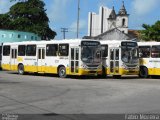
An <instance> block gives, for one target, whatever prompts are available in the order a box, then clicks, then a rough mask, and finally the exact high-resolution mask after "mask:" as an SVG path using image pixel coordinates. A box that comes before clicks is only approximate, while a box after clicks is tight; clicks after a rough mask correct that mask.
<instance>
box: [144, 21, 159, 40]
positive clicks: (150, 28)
mask: <svg viewBox="0 0 160 120" xmlns="http://www.w3.org/2000/svg"><path fill="white" fill-rule="evenodd" d="M142 27H143V28H144V30H142V31H141V39H143V40H145V41H153V40H154V41H160V21H157V22H156V23H155V24H154V25H147V24H143V25H142Z"/></svg>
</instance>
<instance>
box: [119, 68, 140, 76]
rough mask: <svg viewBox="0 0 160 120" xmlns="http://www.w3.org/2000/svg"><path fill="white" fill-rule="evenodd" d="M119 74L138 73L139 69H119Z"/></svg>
mask: <svg viewBox="0 0 160 120" xmlns="http://www.w3.org/2000/svg"><path fill="white" fill-rule="evenodd" d="M120 74H121V75H138V74H139V69H137V68H133V69H124V68H121V69H120Z"/></svg>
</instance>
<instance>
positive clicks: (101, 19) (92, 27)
mask: <svg viewBox="0 0 160 120" xmlns="http://www.w3.org/2000/svg"><path fill="white" fill-rule="evenodd" d="M128 17H129V14H127V11H126V9H125V6H124V2H123V4H122V7H121V9H120V10H119V12H118V14H116V12H115V10H114V7H113V8H112V9H109V8H107V7H103V6H101V7H100V9H99V14H96V13H94V12H89V16H88V36H90V37H95V36H97V35H100V34H102V33H104V32H106V31H109V30H111V29H114V28H117V29H119V30H120V31H122V32H123V33H126V34H128Z"/></svg>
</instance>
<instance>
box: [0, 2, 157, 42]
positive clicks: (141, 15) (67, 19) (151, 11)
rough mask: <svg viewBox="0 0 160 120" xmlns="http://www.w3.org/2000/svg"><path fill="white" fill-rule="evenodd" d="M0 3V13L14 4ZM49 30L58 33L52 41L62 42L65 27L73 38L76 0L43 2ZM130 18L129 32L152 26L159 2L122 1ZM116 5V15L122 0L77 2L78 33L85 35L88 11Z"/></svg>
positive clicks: (75, 20) (81, 35)
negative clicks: (78, 8) (62, 30)
mask: <svg viewBox="0 0 160 120" xmlns="http://www.w3.org/2000/svg"><path fill="white" fill-rule="evenodd" d="M9 1H10V0H0V14H2V13H6V12H8V11H9V8H10V6H11V5H12V4H14V3H15V2H12V3H10V2H9ZM44 2H45V4H46V6H45V8H46V9H47V14H48V17H49V19H50V27H51V28H52V29H53V30H54V31H56V32H57V34H58V35H57V36H56V38H55V39H62V37H63V35H62V33H61V28H64V27H65V28H68V33H66V38H76V22H77V6H78V5H77V4H78V0H44ZM124 3H125V6H126V9H127V12H128V14H130V16H129V29H142V27H141V25H142V24H143V23H146V24H153V23H154V22H156V21H157V20H160V0H124ZM101 5H103V6H107V7H108V8H112V6H115V10H116V13H117V12H118V11H119V9H120V8H121V5H122V0H80V33H79V36H80V37H83V36H85V35H87V26H88V12H96V13H98V11H99V7H100V6H101Z"/></svg>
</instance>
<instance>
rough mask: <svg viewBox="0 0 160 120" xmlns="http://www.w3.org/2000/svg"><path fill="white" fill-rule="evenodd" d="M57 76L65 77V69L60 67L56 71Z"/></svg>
mask: <svg viewBox="0 0 160 120" xmlns="http://www.w3.org/2000/svg"><path fill="white" fill-rule="evenodd" d="M58 75H59V77H61V78H65V77H66V76H67V75H66V68H65V67H64V66H61V67H60V68H59V70H58Z"/></svg>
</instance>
